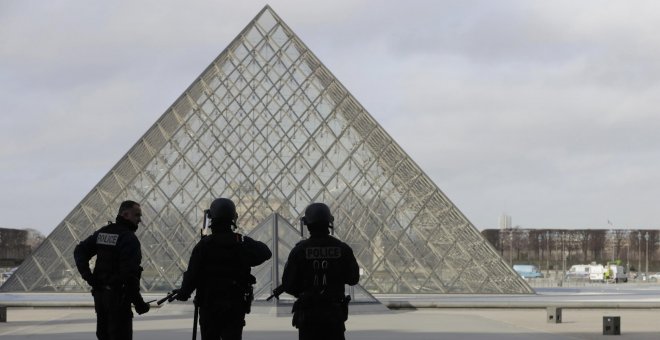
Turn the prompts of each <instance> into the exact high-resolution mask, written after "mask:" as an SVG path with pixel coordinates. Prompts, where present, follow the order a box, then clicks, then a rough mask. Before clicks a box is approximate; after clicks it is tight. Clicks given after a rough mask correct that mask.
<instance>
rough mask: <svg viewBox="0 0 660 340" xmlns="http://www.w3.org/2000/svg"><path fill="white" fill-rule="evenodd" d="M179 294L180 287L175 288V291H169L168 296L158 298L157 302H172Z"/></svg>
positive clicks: (160, 303)
mask: <svg viewBox="0 0 660 340" xmlns="http://www.w3.org/2000/svg"><path fill="white" fill-rule="evenodd" d="M177 294H179V290H178V289H175V290H173V291H171V292H169V293H167V296H166V297H164V298H162V299H160V300H158V302H156V304H158V305H159V306H160V305H162V304H163V303H164V302H165V301H167V302H172V301H174V299H176V296H177Z"/></svg>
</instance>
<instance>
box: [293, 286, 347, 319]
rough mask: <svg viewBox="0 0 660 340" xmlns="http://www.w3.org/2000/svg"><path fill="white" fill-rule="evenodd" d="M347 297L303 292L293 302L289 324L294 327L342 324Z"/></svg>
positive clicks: (345, 316) (345, 311) (345, 317)
mask: <svg viewBox="0 0 660 340" xmlns="http://www.w3.org/2000/svg"><path fill="white" fill-rule="evenodd" d="M349 301H350V297H348V299H347V298H346V297H343V298H330V297H327V296H323V295H320V294H315V293H311V294H309V293H303V294H301V295H300V296H299V297H298V299H297V300H296V302H294V304H293V309H292V310H291V311H292V312H293V318H292V319H291V324H292V325H293V326H294V327H296V328H302V327H305V328H308V327H328V326H337V327H338V326H340V325H341V326H343V323H344V321H346V320H347V319H348V302H349Z"/></svg>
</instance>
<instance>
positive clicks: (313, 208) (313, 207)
mask: <svg viewBox="0 0 660 340" xmlns="http://www.w3.org/2000/svg"><path fill="white" fill-rule="evenodd" d="M334 221H335V218H334V216H332V214H331V213H330V208H329V207H328V206H327V205H325V204H323V203H312V204H310V205H308V206H307V208H305V216H303V217H302V218H301V219H300V222H302V224H304V225H306V226H307V228H308V229H309V230H310V232H312V231H313V230H319V229H326V230H327V228H333V227H334V226H333V222H334Z"/></svg>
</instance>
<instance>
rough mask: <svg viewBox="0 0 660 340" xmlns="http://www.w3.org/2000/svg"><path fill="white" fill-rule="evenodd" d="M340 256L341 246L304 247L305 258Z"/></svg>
mask: <svg viewBox="0 0 660 340" xmlns="http://www.w3.org/2000/svg"><path fill="white" fill-rule="evenodd" d="M340 257H341V248H339V247H309V248H307V249H305V258H306V259H308V260H315V259H338V258H340Z"/></svg>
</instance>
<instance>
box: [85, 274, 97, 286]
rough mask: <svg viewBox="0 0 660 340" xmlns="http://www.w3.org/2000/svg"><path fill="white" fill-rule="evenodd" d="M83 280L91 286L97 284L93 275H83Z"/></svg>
mask: <svg viewBox="0 0 660 340" xmlns="http://www.w3.org/2000/svg"><path fill="white" fill-rule="evenodd" d="M83 280H85V281H87V284H88V285H90V287H92V288H94V287H98V286H99V282H98V280H97V279H96V278H95V277H94V275H85V276H83Z"/></svg>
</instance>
